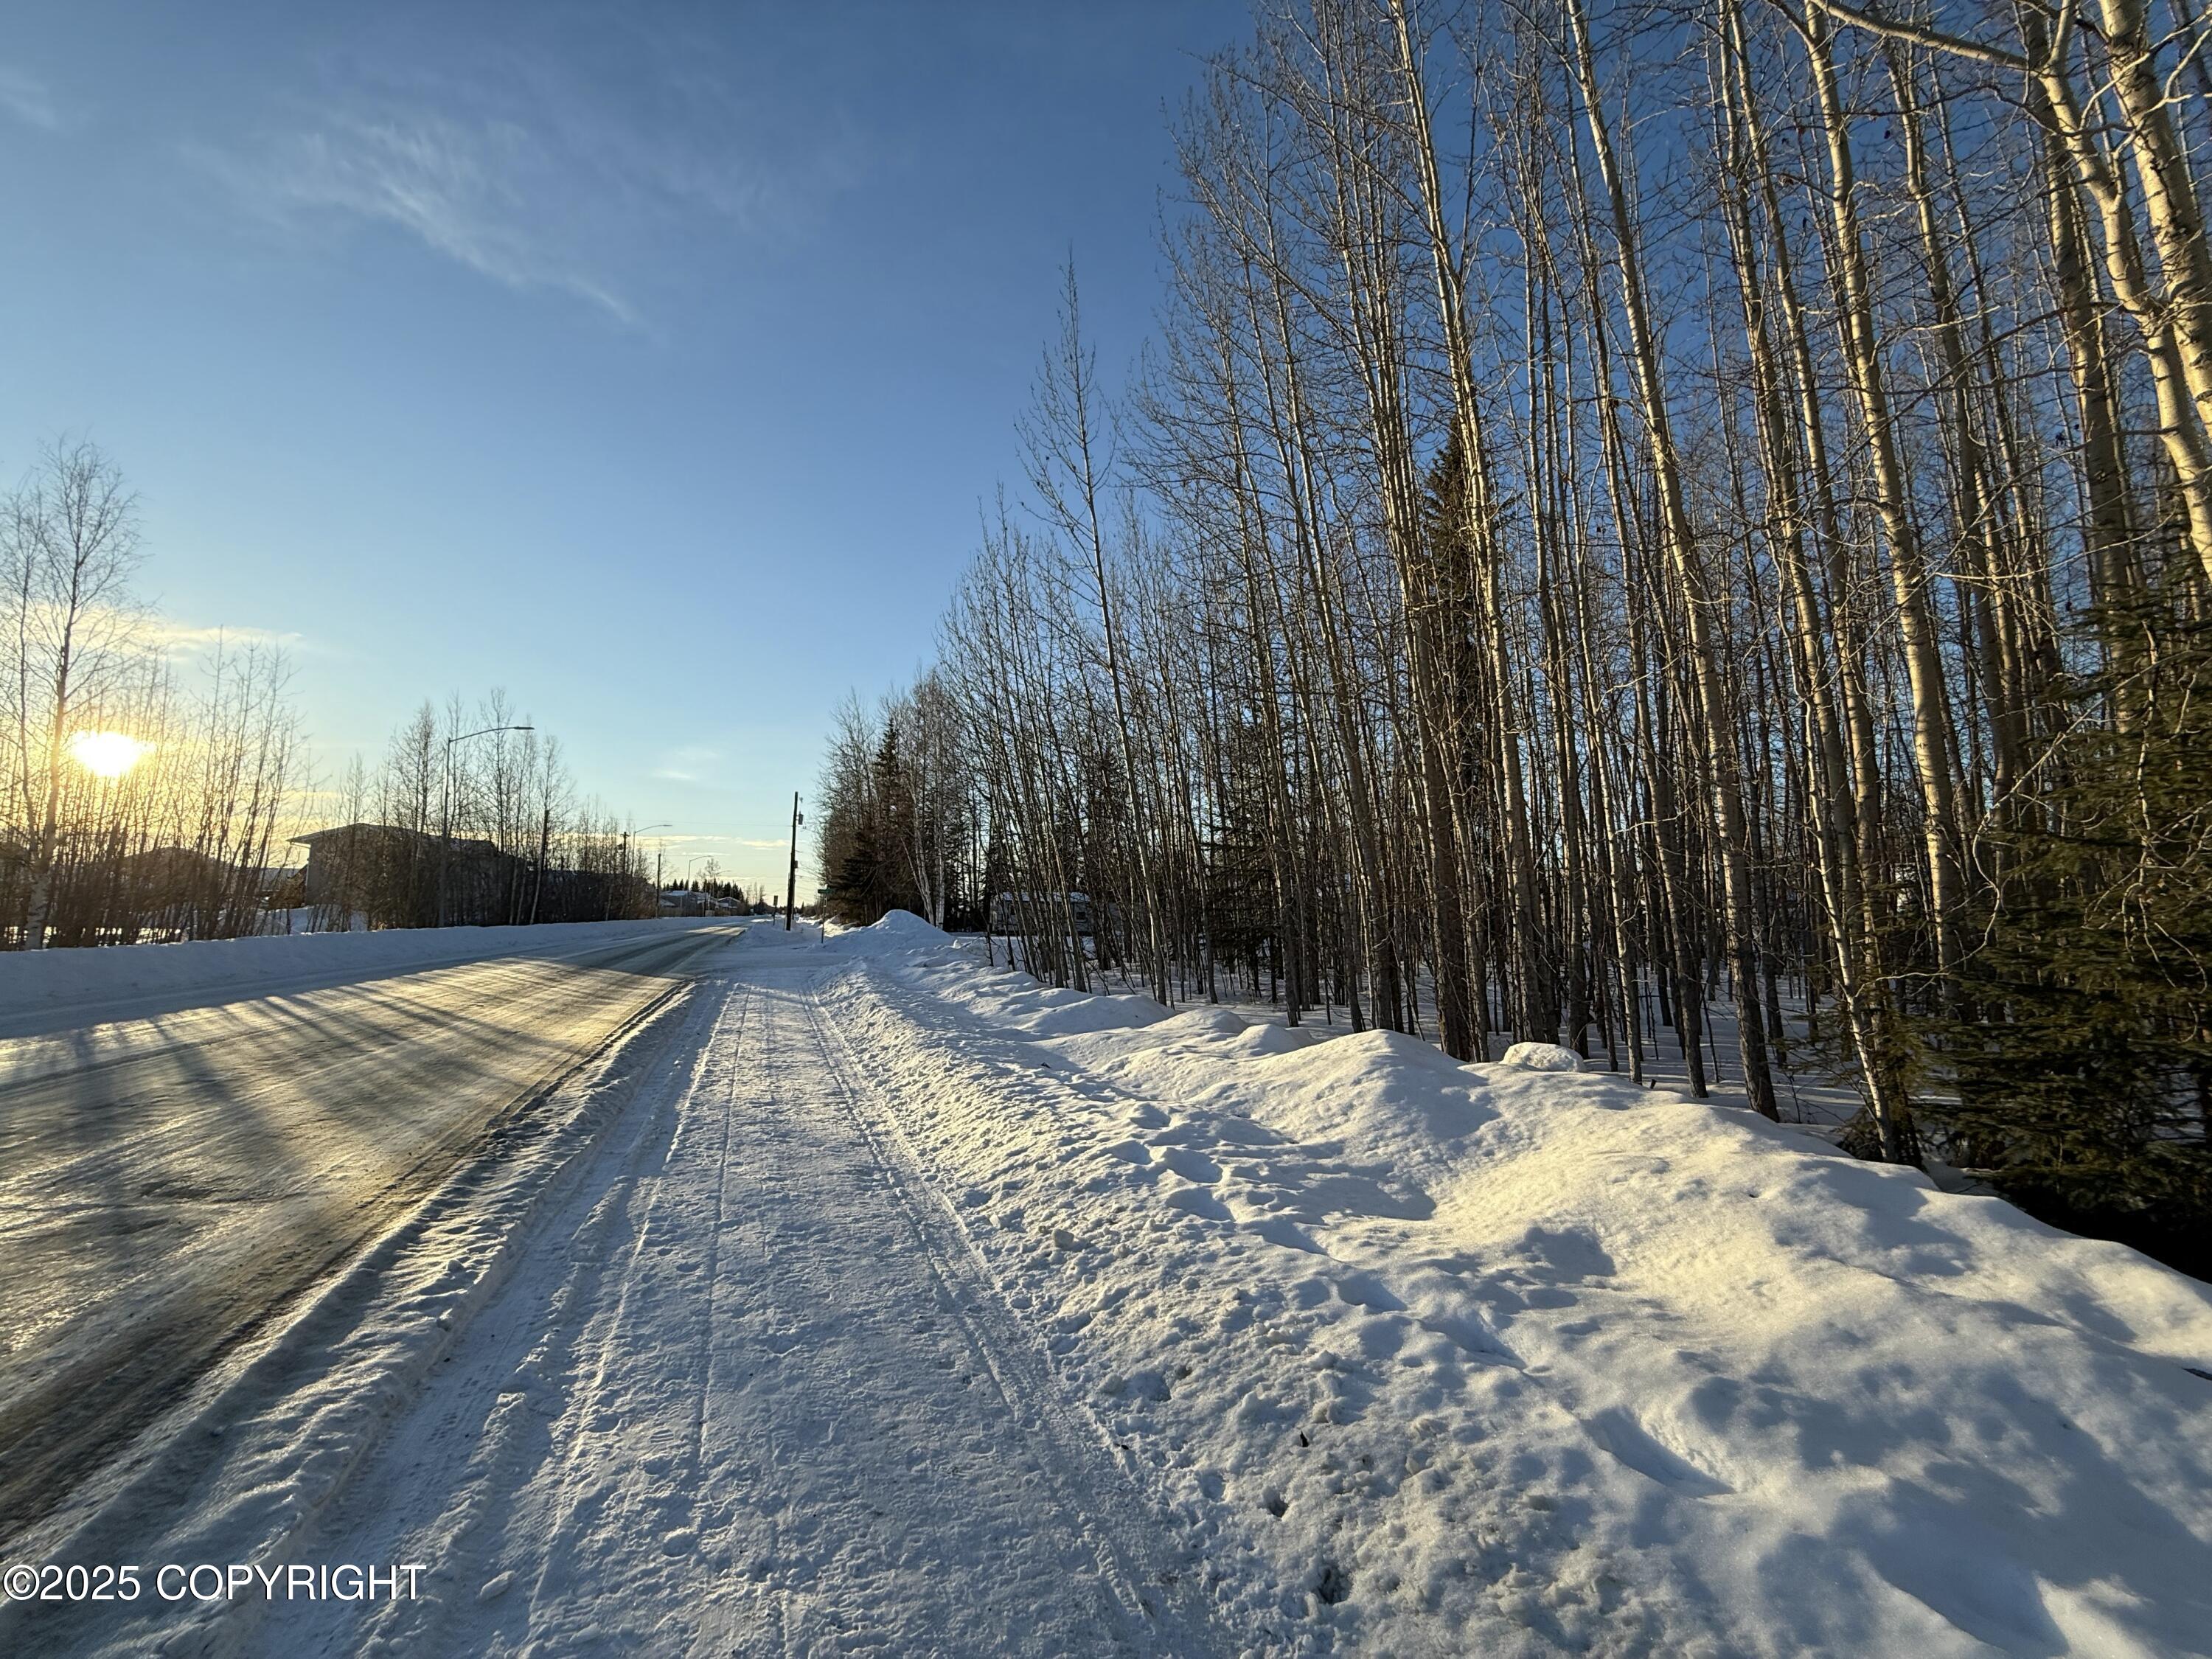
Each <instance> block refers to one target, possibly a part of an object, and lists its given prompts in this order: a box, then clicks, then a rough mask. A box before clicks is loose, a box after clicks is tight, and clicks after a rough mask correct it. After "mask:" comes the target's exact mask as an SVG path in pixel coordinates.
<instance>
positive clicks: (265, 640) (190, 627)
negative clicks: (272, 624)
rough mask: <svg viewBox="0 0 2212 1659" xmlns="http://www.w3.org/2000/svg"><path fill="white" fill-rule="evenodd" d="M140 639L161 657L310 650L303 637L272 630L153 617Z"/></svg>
mask: <svg viewBox="0 0 2212 1659" xmlns="http://www.w3.org/2000/svg"><path fill="white" fill-rule="evenodd" d="M143 638H144V640H145V641H146V645H147V647H148V648H149V649H150V650H154V651H157V652H160V653H161V654H163V655H164V656H171V657H187V656H197V655H198V654H200V653H204V652H213V651H230V652H237V651H247V650H258V651H270V650H276V651H282V652H283V653H286V654H287V655H290V656H296V655H298V654H299V653H301V652H303V651H310V650H312V649H313V642H312V641H309V640H308V638H307V635H304V634H295V633H290V632H286V631H282V630H279V629H273V628H240V627H238V626H236V625H235V624H230V625H222V624H218V625H216V626H212V627H210V626H204V625H202V624H200V623H180V622H171V621H169V620H167V618H166V617H154V618H151V619H149V621H148V622H147V623H145V624H144V629H143Z"/></svg>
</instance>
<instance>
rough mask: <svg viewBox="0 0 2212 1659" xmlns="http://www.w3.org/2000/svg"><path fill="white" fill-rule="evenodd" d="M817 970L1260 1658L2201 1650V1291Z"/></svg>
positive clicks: (1223, 1018)
mask: <svg viewBox="0 0 2212 1659" xmlns="http://www.w3.org/2000/svg"><path fill="white" fill-rule="evenodd" d="M829 948H830V951H832V952H833V953H836V954H838V955H842V956H843V957H847V958H848V959H849V960H850V961H851V962H852V963H853V964H854V971H853V972H852V973H851V974H850V975H849V976H848V983H847V985H846V986H845V987H844V988H843V989H842V992H841V993H840V995H841V996H842V999H843V1000H844V1005H845V1006H844V1009H843V1014H842V1020H841V1024H842V1029H844V1030H847V1031H848V1033H849V1034H850V1036H852V1039H853V1042H854V1046H855V1048H856V1050H857V1051H858V1052H860V1054H863V1055H866V1056H868V1057H869V1059H868V1063H869V1064H870V1065H871V1066H873V1067H874V1068H876V1069H877V1071H878V1081H879V1082H880V1083H881V1084H882V1085H883V1086H884V1090H885V1092H886V1094H887V1096H888V1097H890V1098H892V1099H895V1100H896V1101H899V1102H901V1103H902V1108H901V1109H902V1111H903V1112H904V1113H905V1114H906V1115H907V1121H906V1124H905V1132H906V1133H907V1134H908V1137H909V1138H910V1139H911V1140H912V1142H913V1143H914V1145H915V1148H916V1150H917V1152H919V1153H920V1155H921V1157H922V1158H923V1159H924V1161H925V1162H926V1164H927V1165H928V1166H929V1167H930V1169H931V1170H932V1171H933V1178H934V1179H935V1180H937V1181H938V1182H939V1183H940V1184H941V1185H942V1186H943V1187H944V1188H945V1189H946V1190H947V1191H948V1192H950V1193H951V1194H956V1195H957V1203H958V1206H959V1209H960V1213H961V1215H962V1217H963V1222H964V1224H965V1225H966V1226H967V1228H968V1231H969V1236H970V1237H971V1239H972V1240H973V1242H974V1243H975V1246H976V1248H977V1249H978V1251H979V1252H980V1253H981V1255H982V1256H983V1257H984V1259H985V1260H986V1261H987V1262H988V1263H989V1265H990V1267H991V1269H992V1271H993V1273H994V1275H995V1276H996V1278H997V1279H998V1280H999V1282H1000V1286H1001V1289H1002V1292H1003V1293H1004V1294H1005V1295H1006V1297H1007V1299H1008V1301H1009V1303H1010V1304H1011V1305H1012V1306H1014V1307H1016V1308H1018V1309H1022V1310H1024V1314H1025V1316H1026V1317H1028V1318H1029V1319H1030V1321H1031V1322H1033V1324H1034V1326H1035V1327H1036V1329H1037V1331H1038V1333H1039V1334H1040V1337H1041V1339H1042V1340H1043V1341H1044V1342H1045V1343H1046V1345H1047V1346H1049V1347H1050V1348H1051V1349H1052V1351H1053V1352H1054V1353H1055V1354H1057V1355H1058V1356H1060V1358H1059V1364H1060V1379H1061V1382H1062V1384H1063V1386H1065V1387H1066V1388H1067V1389H1069V1390H1070V1391H1071V1392H1072V1393H1073V1394H1075V1395H1078V1396H1079V1397H1080V1398H1081V1399H1082V1400H1083V1401H1084V1402H1085V1404H1086V1405H1087V1407H1089V1408H1090V1409H1091V1411H1092V1412H1093V1413H1094V1414H1095V1415H1096V1417H1097V1419H1098V1420H1099V1421H1100V1422H1101V1423H1102V1425H1103V1426H1104V1428H1105V1430H1106V1431H1107V1433H1108V1434H1109V1437H1110V1439H1111V1441H1112V1443H1114V1444H1115V1445H1116V1446H1117V1447H1118V1448H1121V1449H1122V1452H1123V1455H1124V1456H1125V1457H1126V1459H1127V1461H1128V1462H1130V1464H1131V1465H1132V1466H1133V1467H1134V1468H1137V1469H1138V1470H1139V1471H1140V1472H1142V1473H1143V1474H1145V1475H1146V1478H1147V1479H1148V1480H1150V1482H1151V1483H1152V1486H1153V1487H1154V1489H1155V1490H1156V1491H1157V1492H1158V1493H1159V1494H1160V1497H1161V1499H1162V1501H1163V1503H1164V1504H1165V1505H1166V1506H1167V1507H1168V1508H1169V1509H1170V1510H1171V1511H1172V1513H1173V1514H1174V1515H1175V1516H1176V1517H1177V1518H1178V1519H1179V1520H1180V1522H1181V1523H1182V1526H1183V1527H1184V1528H1188V1530H1189V1532H1190V1533H1191V1534H1194V1537H1195V1538H1196V1539H1197V1540H1198V1541H1199V1542H1200V1546H1201V1547H1202V1548H1203V1549H1204V1550H1205V1552H1206V1555H1207V1557H1208V1559H1211V1560H1212V1562H1214V1563H1215V1564H1216V1565H1215V1569H1214V1571H1216V1573H1217V1574H1218V1583H1217V1584H1216V1585H1215V1586H1214V1588H1215V1589H1216V1592H1217V1594H1218V1596H1219V1597H1220V1599H1221V1600H1222V1601H1224V1602H1225V1603H1226V1604H1227V1605H1228V1606H1229V1607H1230V1608H1231V1609H1232V1611H1231V1613H1230V1615H1229V1620H1230V1622H1231V1623H1232V1624H1243V1625H1244V1626H1246V1627H1247V1628H1249V1629H1251V1630H1253V1631H1254V1632H1255V1633H1256V1636H1257V1638H1259V1639H1261V1640H1262V1641H1263V1642H1264V1644H1266V1645H1267V1646H1268V1647H1269V1648H1272V1649H1279V1650H1292V1651H1299V1650H1304V1651H1325V1650H1333V1649H1335V1648H1337V1647H1339V1646H1344V1647H1357V1648H1359V1649H1361V1650H1370V1651H1377V1652H1384V1651H1387V1652H1392V1653H1419V1652H1428V1651H1437V1652H1443V1651H1478V1652H1482V1653H1486V1654H1519V1653H1531V1654H1533V1653H1544V1652H1553V1651H1558V1650H1571V1651H1599V1652H1607V1653H1615V1652H1619V1653H1668V1654H1677V1653H1680V1654H1701V1653H1702V1654H1716V1655H1717V1654H1736V1653H1746V1654H1775V1655H1782V1654H1801V1653H1805V1652H1808V1651H1811V1652H1830V1653H1855V1654H1856V1653H1864V1654H1885V1655H1888V1654H1895V1655H1905V1654H1911V1655H1916V1656H1920V1655H1926V1656H1936V1655H1953V1654H1956V1655H1966V1654H1986V1653H1988V1652H1990V1651H1992V1650H1995V1651H1997V1652H2002V1653H2016V1654H2035V1655H2048V1654H2058V1653H2068V1652H2081V1653H2094V1654H2099V1655H2136V1654H2140V1655H2144V1656H2149V1655H2170V1654H2180V1653H2206V1652H2212V1288H2208V1287H2207V1286H2205V1285H2202V1284H2199V1283H2197V1281H2194V1280H2191V1279H2185V1278H2184V1277H2182V1276H2181V1275H2179V1274H2178V1273H2172V1272H2170V1271H2168V1270H2167V1269H2166V1268H2163V1267H2159V1266H2158V1265H2156V1264H2155V1263H2153V1262H2151V1261H2148V1260H2147V1259H2145V1258H2144V1257H2142V1256H2140V1255H2136V1254H2135V1253H2134V1252H2132V1251H2130V1250H2128V1249H2124V1248H2123V1247H2121V1246H2118V1245H2115V1244H2110V1243H2098V1242H2093V1241H2089V1240H2084V1239H2080V1238H2075V1237H2069V1236H2067V1235H2063V1234H2061V1233H2058V1232H2057V1231H2053V1230H2052V1229H2051V1228H2048V1227H2045V1226H2043V1225H2040V1224H2039V1223H2037V1222H2035V1221H2033V1220H2032V1219H2030V1218H2027V1216H2025V1215H2023V1214H2022V1213H2021V1212H2019V1211H2018V1210H2016V1209H2015V1208H2013V1207H2012V1206H2009V1205H2008V1204H2006V1203H2004V1202H2002V1200H1996V1199H1993V1198H1985V1197H1975V1196H1970V1195H1965V1194H1947V1193H1943V1192H1939V1191H1937V1190H1936V1188H1934V1187H1933V1185H1932V1184H1931V1183H1930V1182H1929V1181H1928V1180H1927V1179H1926V1177H1925V1176H1922V1175H1921V1174H1920V1173H1919V1172H1917V1171H1915V1170H1898V1169H1891V1168H1883V1167H1879V1166H1875V1165H1871V1164H1860V1163H1857V1162H1855V1161H1853V1160H1850V1159H1849V1158H1844V1157H1841V1156H1839V1155H1838V1154H1835V1153H1834V1152H1831V1151H1829V1150H1828V1149H1826V1147H1825V1146H1822V1145H1821V1144H1820V1142H1818V1141H1816V1140H1814V1139H1811V1138H1810V1137H1808V1135H1806V1134H1804V1133H1802V1132H1799V1131H1796V1130H1794V1129H1791V1128H1788V1127H1778V1126H1775V1125H1771V1124H1769V1123H1766V1122H1765V1121H1763V1120H1760V1119H1759V1118H1757V1117H1755V1116H1753V1115H1751V1114H1749V1113H1747V1112H1745V1111H1741V1110H1738V1109H1723V1108H1716V1107H1714V1106H1712V1105H1710V1104H1705V1103H1695V1102H1692V1101H1689V1100H1686V1099H1684V1098H1682V1097H1679V1096H1676V1095H1673V1094H1669V1093H1666V1092H1663V1091H1661V1092H1647V1091H1641V1090H1638V1089H1636V1088H1634V1087H1633V1086H1632V1085H1629V1084H1628V1083H1626V1081H1625V1080H1623V1079H1619V1078H1617V1077H1613V1076H1611V1075H1606V1074H1591V1073H1568V1072H1565V1071H1563V1070H1562V1071H1553V1070H1547V1069H1536V1070H1531V1069H1528V1068H1527V1067H1526V1066H1520V1065H1514V1066H1507V1065H1494V1066H1456V1065H1454V1064H1453V1063H1451V1062H1450V1061H1449V1060H1446V1059H1445V1058H1444V1057H1443V1056H1442V1055H1441V1054H1438V1053H1437V1051H1436V1050H1435V1049H1433V1048H1430V1047H1428V1046H1427V1045H1425V1044H1423V1043H1420V1042H1415V1041H1413V1040H1412V1039H1409V1038H1407V1037H1403V1036H1395V1035H1393V1034H1389V1033H1380V1032H1370V1033H1366V1034H1364V1035H1360V1036H1340V1037H1338V1038H1336V1039H1334V1040H1324V1039H1320V1038H1317V1037H1316V1036H1313V1035H1312V1034H1311V1033H1310V1032H1304V1031H1285V1030H1281V1029H1279V1028H1267V1027H1259V1026H1253V1025H1250V1024H1247V1023H1246V1022H1245V1021H1243V1019H1241V1018H1237V1016H1236V1015H1234V1014H1231V1013H1228V1012H1225V1011H1222V1010H1218V1009H1200V1010H1193V1011H1187V1012H1179V1013H1176V1012H1170V1011H1168V1010H1166V1009H1164V1008H1162V1007H1161V1006H1159V1005H1158V1004H1157V1003H1153V1002H1152V1001H1151V1000H1149V999H1146V998H1141V997H1079V996H1076V995H1073V994H1070V993H1066V992H1060V991H1054V990H1051V989H1048V988H1047V987H1042V986H1039V985H1038V984H1036V982H1035V981H1030V980H1028V979H1027V978H1025V977H1023V976H1020V975H1015V974H1013V973H1012V972H1011V971H1000V972H997V973H990V972H986V971H984V970H981V969H978V968H977V967H976V966H975V964H974V963H972V962H970V961H969V960H968V959H967V958H966V957H963V955H962V954H961V953H960V951H958V949H957V946H955V945H952V943H951V941H950V940H948V939H946V938H945V936H944V935H942V934H939V933H936V931H935V930H934V929H930V928H927V927H926V926H925V925H924V924H921V923H920V922H918V921H915V919H913V918H911V917H907V918H903V919H897V920H894V921H891V922H889V923H886V924H884V925H882V926H879V927H876V928H872V929H866V930H860V931H857V932H854V933H848V934H846V935H843V936H842V937H841V938H840V939H837V940H836V941H834V942H833V944H832V945H830V947H829ZM918 1037H921V1038H925V1039H926V1040H917V1038H918ZM917 1103H926V1104H917Z"/></svg>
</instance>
